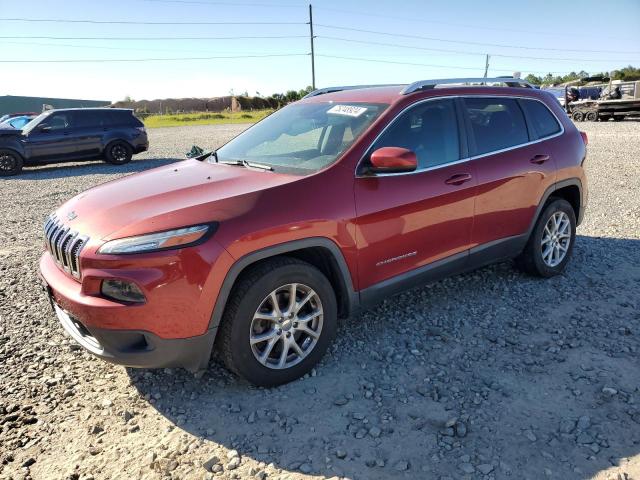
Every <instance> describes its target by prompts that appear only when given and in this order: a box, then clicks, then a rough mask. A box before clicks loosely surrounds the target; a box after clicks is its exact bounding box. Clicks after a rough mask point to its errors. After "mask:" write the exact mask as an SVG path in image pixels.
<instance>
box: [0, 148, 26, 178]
mask: <svg viewBox="0 0 640 480" xmlns="http://www.w3.org/2000/svg"><path fill="white" fill-rule="evenodd" d="M22 165H23V161H22V157H21V156H20V155H19V154H18V153H16V152H14V151H13V150H5V149H0V177H10V176H12V175H17V174H19V173H20V172H21V171H22Z"/></svg>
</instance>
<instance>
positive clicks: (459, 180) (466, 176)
mask: <svg viewBox="0 0 640 480" xmlns="http://www.w3.org/2000/svg"><path fill="white" fill-rule="evenodd" d="M471 178H472V177H471V174H470V173H458V174H456V175H453V176H452V177H449V178H447V179H446V180H445V181H444V183H446V184H447V185H462V184H463V183H465V182H468V181H469V180H471Z"/></svg>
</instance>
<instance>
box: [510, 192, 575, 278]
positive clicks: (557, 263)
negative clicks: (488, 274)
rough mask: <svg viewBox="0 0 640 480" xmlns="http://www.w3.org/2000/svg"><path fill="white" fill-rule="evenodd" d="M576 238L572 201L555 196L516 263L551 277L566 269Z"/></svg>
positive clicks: (525, 269) (530, 271)
mask: <svg viewBox="0 0 640 480" xmlns="http://www.w3.org/2000/svg"><path fill="white" fill-rule="evenodd" d="M575 239H576V215H575V212H574V211H573V207H572V206H571V204H570V203H569V202H567V201H566V200H564V199H562V198H553V197H552V198H551V199H550V201H549V203H548V205H547V206H546V207H545V208H544V209H543V210H542V213H541V214H540V217H539V218H538V221H537V222H536V226H535V227H534V229H533V232H531V236H530V237H529V241H528V242H527V245H526V247H525V248H524V251H523V252H522V253H521V254H520V255H519V256H518V257H517V258H516V265H517V266H518V267H519V268H520V269H521V270H523V271H524V272H526V273H528V274H530V275H535V276H538V277H543V278H549V277H553V276H555V275H559V274H560V273H562V271H563V270H564V269H565V267H566V265H567V262H568V261H569V258H570V257H571V252H572V251H573V245H574V243H575Z"/></svg>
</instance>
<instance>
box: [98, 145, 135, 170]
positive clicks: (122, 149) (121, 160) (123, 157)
mask: <svg viewBox="0 0 640 480" xmlns="http://www.w3.org/2000/svg"><path fill="white" fill-rule="evenodd" d="M131 157H133V149H132V148H131V145H129V144H128V143H127V142H124V141H122V140H116V141H115V142H111V143H110V144H109V145H107V147H106V148H105V149H104V158H105V160H106V161H107V162H108V163H110V164H112V165H124V164H125V163H129V162H130V161H131Z"/></svg>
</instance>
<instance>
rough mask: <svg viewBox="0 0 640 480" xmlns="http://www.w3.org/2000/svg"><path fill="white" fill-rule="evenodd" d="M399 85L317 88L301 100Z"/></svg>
mask: <svg viewBox="0 0 640 480" xmlns="http://www.w3.org/2000/svg"><path fill="white" fill-rule="evenodd" d="M399 85H400V84H398V83H386V84H380V85H345V86H343V87H325V88H318V89H317V90H314V91H312V92H309V93H307V94H306V95H305V96H304V97H302V98H303V99H305V98H310V97H317V96H318V95H324V94H325V93H334V92H341V91H343V90H358V89H360V88H375V87H396V86H399Z"/></svg>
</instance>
